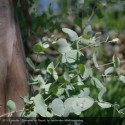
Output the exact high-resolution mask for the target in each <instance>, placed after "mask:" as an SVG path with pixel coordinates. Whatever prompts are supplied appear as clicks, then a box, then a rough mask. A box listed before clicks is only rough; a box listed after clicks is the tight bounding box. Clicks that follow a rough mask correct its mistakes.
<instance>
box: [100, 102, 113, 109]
mask: <svg viewBox="0 0 125 125" xmlns="http://www.w3.org/2000/svg"><path fill="white" fill-rule="evenodd" d="M98 105H99V106H100V107H101V108H111V106H112V104H110V103H108V102H98Z"/></svg>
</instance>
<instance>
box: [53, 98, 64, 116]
mask: <svg viewBox="0 0 125 125" xmlns="http://www.w3.org/2000/svg"><path fill="white" fill-rule="evenodd" d="M51 107H52V110H53V113H54V114H56V115H57V116H63V115H64V104H63V101H62V100H61V99H58V98H56V99H54V100H53V101H52V104H51Z"/></svg>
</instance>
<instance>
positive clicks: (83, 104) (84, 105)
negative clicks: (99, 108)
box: [72, 97, 94, 114]
mask: <svg viewBox="0 0 125 125" xmlns="http://www.w3.org/2000/svg"><path fill="white" fill-rule="evenodd" d="M93 103H94V100H93V99H92V98H90V97H83V98H75V99H74V101H73V102H72V108H73V111H74V113H75V114H77V113H78V112H82V111H85V110H87V109H89V108H90V107H91V106H92V105H93Z"/></svg>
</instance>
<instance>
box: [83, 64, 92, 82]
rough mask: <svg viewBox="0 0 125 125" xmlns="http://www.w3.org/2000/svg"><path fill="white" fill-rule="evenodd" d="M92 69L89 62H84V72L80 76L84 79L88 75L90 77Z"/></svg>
mask: <svg viewBox="0 0 125 125" xmlns="http://www.w3.org/2000/svg"><path fill="white" fill-rule="evenodd" d="M92 75H93V74H92V69H91V67H90V64H86V65H85V71H84V74H83V76H82V78H83V79H84V80H85V79H87V78H88V77H92Z"/></svg>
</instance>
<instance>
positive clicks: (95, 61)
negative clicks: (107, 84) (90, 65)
mask: <svg viewBox="0 0 125 125" xmlns="http://www.w3.org/2000/svg"><path fill="white" fill-rule="evenodd" d="M93 62H94V65H95V67H96V68H97V69H98V68H99V65H98V63H97V58H96V54H95V53H93Z"/></svg>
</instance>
